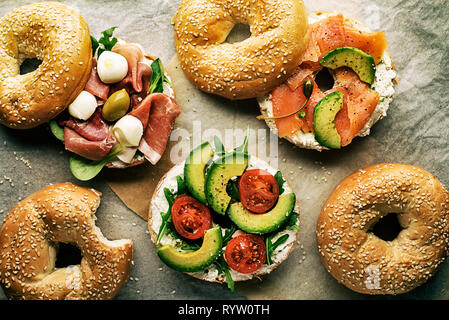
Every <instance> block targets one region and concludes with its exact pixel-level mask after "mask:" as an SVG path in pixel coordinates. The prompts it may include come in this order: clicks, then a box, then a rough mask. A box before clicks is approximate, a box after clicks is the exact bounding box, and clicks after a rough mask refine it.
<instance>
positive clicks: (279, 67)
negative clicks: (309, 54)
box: [173, 0, 308, 99]
mask: <svg viewBox="0 0 449 320" xmlns="http://www.w3.org/2000/svg"><path fill="white" fill-rule="evenodd" d="M173 22H174V30H175V45H176V51H177V54H178V58H179V61H180V64H181V67H182V69H183V71H184V73H185V74H186V76H187V77H188V78H189V80H190V81H191V82H192V83H193V84H194V85H195V86H196V87H197V88H199V89H201V90H203V91H205V92H208V93H213V94H216V95H220V96H223V97H225V98H228V99H248V98H254V97H258V96H260V95H263V94H265V93H266V92H268V91H270V90H272V89H273V88H275V87H276V86H278V85H280V84H281V83H282V82H284V81H285V80H286V79H287V77H288V76H290V74H291V73H292V72H293V71H294V70H295V68H296V66H298V64H299V62H300V60H301V57H302V55H303V53H304V52H305V49H306V46H307V42H308V22H307V13H306V11H305V6H304V3H303V1H301V0H284V1H274V0H266V1H248V0H244V1H235V0H183V1H182V3H181V5H180V7H179V9H178V11H177V13H176V15H175V16H174V18H173ZM237 23H244V24H248V25H249V26H250V30H251V36H250V37H249V38H248V39H246V40H244V41H241V42H238V43H233V44H230V43H225V40H226V38H227V36H228V34H229V33H230V32H231V30H232V28H233V27H234V25H235V24H237Z"/></svg>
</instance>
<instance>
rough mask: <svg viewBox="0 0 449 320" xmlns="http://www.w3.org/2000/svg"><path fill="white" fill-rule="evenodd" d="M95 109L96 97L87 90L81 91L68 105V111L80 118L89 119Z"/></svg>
mask: <svg viewBox="0 0 449 320" xmlns="http://www.w3.org/2000/svg"><path fill="white" fill-rule="evenodd" d="M96 109H97V99H96V98H95V96H94V95H93V94H91V93H89V92H87V91H81V93H80V94H79V95H78V97H76V99H75V100H74V101H73V102H72V103H71V104H70V105H69V113H70V115H71V116H72V117H74V118H76V119H80V120H87V119H89V118H90V117H91V116H92V115H93V113H94V112H95V110H96Z"/></svg>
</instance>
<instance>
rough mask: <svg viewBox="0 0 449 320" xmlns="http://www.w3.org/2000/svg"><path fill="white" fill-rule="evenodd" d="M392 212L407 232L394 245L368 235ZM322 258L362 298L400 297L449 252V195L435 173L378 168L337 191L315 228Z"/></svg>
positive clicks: (425, 277) (365, 171) (426, 276)
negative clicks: (384, 295)
mask: <svg viewBox="0 0 449 320" xmlns="http://www.w3.org/2000/svg"><path fill="white" fill-rule="evenodd" d="M389 213H396V214H397V217H398V221H399V223H400V225H401V227H402V231H401V232H400V233H399V235H398V236H397V237H396V238H395V239H394V240H392V241H384V240H382V239H381V238H379V237H377V236H376V235H375V234H374V233H373V232H371V229H372V227H373V226H374V225H375V224H376V223H377V222H378V221H379V219H381V218H382V217H384V216H386V215H387V214H389ZM316 232H317V243H318V250H319V253H320V256H321V260H322V262H323V264H324V266H325V267H326V269H327V270H328V271H329V272H330V274H331V275H332V276H334V277H335V278H336V279H337V280H338V281H339V282H340V283H342V284H343V285H345V286H346V287H348V288H350V289H352V290H354V291H356V292H359V293H365V294H401V293H405V292H408V291H410V290H412V289H414V288H416V287H418V286H419V285H421V284H423V283H424V282H426V281H427V280H428V279H429V278H430V277H431V276H432V275H433V274H434V273H435V272H436V270H437V269H438V267H439V266H440V265H441V263H442V262H443V261H444V260H445V259H446V257H447V255H448V248H449V192H448V190H447V189H446V187H445V186H444V185H443V184H442V183H441V182H440V181H438V179H437V178H436V177H435V176H434V175H432V174H431V173H429V172H427V171H425V170H424V169H421V168H419V167H416V166H411V165H404V164H377V165H373V166H370V167H367V168H364V169H361V170H358V171H357V172H355V173H353V174H351V175H350V176H348V177H347V178H345V179H344V180H343V181H342V182H341V183H340V184H339V185H338V186H337V187H336V188H335V190H334V191H333V192H332V194H331V195H330V196H329V198H328V199H327V201H326V203H325V204H324V206H323V208H322V210H321V214H320V217H319V219H318V224H317V229H316Z"/></svg>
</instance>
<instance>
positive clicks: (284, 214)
mask: <svg viewBox="0 0 449 320" xmlns="http://www.w3.org/2000/svg"><path fill="white" fill-rule="evenodd" d="M295 202H296V196H295V194H294V193H288V194H283V195H280V196H279V199H278V202H277V204H276V206H275V207H274V208H273V209H271V210H270V211H268V212H266V213H260V214H257V213H252V212H251V211H249V210H247V209H246V208H245V207H244V206H243V205H242V203H241V202H236V203H233V204H231V205H230V206H229V209H228V215H229V218H230V219H231V220H232V222H234V223H235V224H236V225H237V226H238V227H239V228H240V229H242V230H243V231H245V232H248V233H255V234H265V233H270V232H273V231H275V230H277V229H279V227H280V226H282V225H283V224H284V222H285V221H286V220H287V219H288V217H289V216H290V214H291V213H292V212H293V209H294V207H295Z"/></svg>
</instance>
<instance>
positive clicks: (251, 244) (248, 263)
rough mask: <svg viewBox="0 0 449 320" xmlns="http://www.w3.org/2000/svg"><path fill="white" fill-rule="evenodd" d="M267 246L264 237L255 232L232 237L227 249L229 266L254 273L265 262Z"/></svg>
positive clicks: (226, 256) (226, 255)
mask: <svg viewBox="0 0 449 320" xmlns="http://www.w3.org/2000/svg"><path fill="white" fill-rule="evenodd" d="M266 252H267V250H266V248H265V243H264V241H263V238H262V237H261V236H258V235H255V234H243V235H240V236H237V237H235V238H232V239H231V240H230V241H229V242H228V244H227V245H226V249H225V259H226V262H227V264H228V265H229V267H231V268H232V269H233V270H235V271H237V272H240V273H252V272H254V271H257V270H259V269H260V268H261V267H262V265H263V264H264V263H265V259H266Z"/></svg>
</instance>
